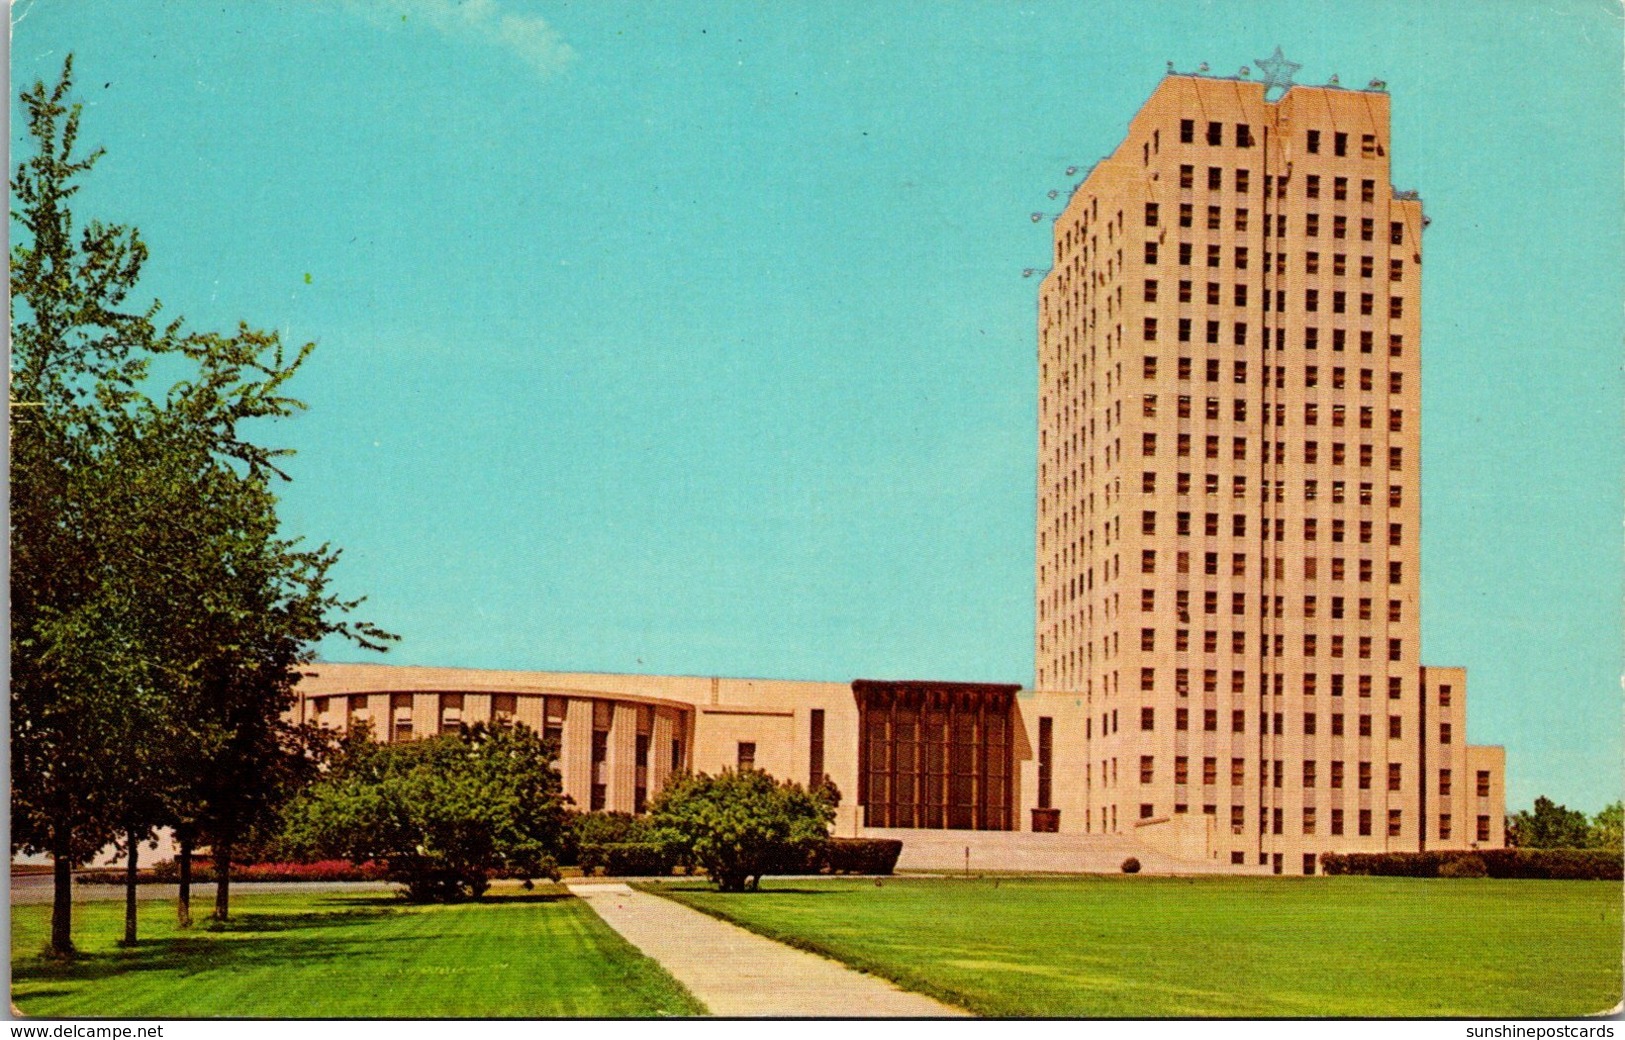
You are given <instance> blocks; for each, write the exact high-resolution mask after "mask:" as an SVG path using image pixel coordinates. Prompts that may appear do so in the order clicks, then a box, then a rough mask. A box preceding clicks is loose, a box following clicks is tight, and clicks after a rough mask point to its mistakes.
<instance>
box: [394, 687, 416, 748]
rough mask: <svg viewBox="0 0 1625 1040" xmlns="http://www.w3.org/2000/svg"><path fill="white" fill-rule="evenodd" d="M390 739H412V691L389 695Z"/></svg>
mask: <svg viewBox="0 0 1625 1040" xmlns="http://www.w3.org/2000/svg"><path fill="white" fill-rule="evenodd" d="M389 739H390V740H411V739H412V695H411V694H410V693H392V694H390V695H389Z"/></svg>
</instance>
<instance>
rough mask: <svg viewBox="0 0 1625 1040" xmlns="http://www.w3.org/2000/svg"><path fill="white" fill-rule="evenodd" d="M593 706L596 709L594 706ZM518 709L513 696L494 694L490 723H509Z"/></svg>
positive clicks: (516, 700) (515, 698)
mask: <svg viewBox="0 0 1625 1040" xmlns="http://www.w3.org/2000/svg"><path fill="white" fill-rule="evenodd" d="M594 706H595V707H596V704H595V705H594ZM518 708H519V698H518V697H517V696H516V695H515V694H511V693H498V694H494V695H493V696H492V697H491V721H492V722H494V723H497V724H498V725H504V724H507V723H511V722H512V721H513V717H514V713H515V712H516V711H517V710H518ZM606 728H607V726H606Z"/></svg>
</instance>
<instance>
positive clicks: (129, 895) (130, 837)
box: [124, 827, 141, 946]
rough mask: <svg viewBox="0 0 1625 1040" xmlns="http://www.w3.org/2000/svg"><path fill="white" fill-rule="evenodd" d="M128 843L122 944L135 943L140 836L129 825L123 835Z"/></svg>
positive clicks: (129, 944) (132, 944)
mask: <svg viewBox="0 0 1625 1040" xmlns="http://www.w3.org/2000/svg"><path fill="white" fill-rule="evenodd" d="M125 840H126V841H127V842H128V843H129V846H130V848H129V859H128V860H127V861H126V863H125V867H124V945H125V946H134V945H135V885H136V870H137V863H136V857H137V854H138V853H139V852H140V851H141V840H140V836H139V835H138V834H137V833H136V829H135V828H134V827H131V828H130V829H129V831H128V833H127V834H126V835H125Z"/></svg>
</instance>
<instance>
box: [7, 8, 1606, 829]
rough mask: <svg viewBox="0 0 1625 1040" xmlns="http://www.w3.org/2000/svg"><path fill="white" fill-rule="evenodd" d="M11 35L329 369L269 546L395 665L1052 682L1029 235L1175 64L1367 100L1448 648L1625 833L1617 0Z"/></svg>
mask: <svg viewBox="0 0 1625 1040" xmlns="http://www.w3.org/2000/svg"><path fill="white" fill-rule="evenodd" d="M12 18H13V23H14V29H13V32H14V39H13V52H12V62H13V66H12V84H13V91H12V93H13V94H14V95H15V93H16V88H17V87H19V86H20V85H25V84H26V83H31V82H32V81H33V80H34V79H35V78H38V77H44V78H47V79H50V78H52V77H54V76H55V75H56V73H57V71H58V70H59V69H60V65H61V59H62V56H63V55H64V54H65V53H67V52H69V51H73V52H74V53H75V54H76V56H77V58H76V60H77V67H78V70H79V83H78V96H79V98H80V99H81V100H83V101H84V103H85V105H86V118H85V139H86V141H87V142H89V143H92V144H101V145H105V146H106V148H107V149H108V155H107V158H106V159H105V160H104V161H103V163H102V164H101V166H100V167H99V168H98V169H97V171H96V173H95V174H94V176H93V178H92V180H91V181H90V182H88V184H87V187H86V189H85V191H84V193H83V195H82V196H81V199H80V209H81V211H83V212H84V213H87V214H91V213H93V214H94V215H97V216H100V217H103V218H106V219H110V220H116V221H122V222H127V223H133V224H135V225H137V226H138V227H139V228H140V229H141V231H142V233H143V235H144V236H145V238H146V240H147V242H148V243H149V245H150V246H151V249H152V261H151V263H150V265H149V267H148V272H147V278H146V280H145V283H144V288H145V290H146V291H147V292H148V293H149V294H151V295H155V296H158V297H161V298H162V299H163V300H164V301H165V304H166V306H167V307H168V309H169V310H170V311H171V312H177V313H183V314H184V315H185V316H186V317H187V318H188V319H189V320H190V321H191V322H192V323H193V324H194V325H195V326H198V327H229V326H231V325H233V324H235V322H236V321H237V320H238V319H244V320H247V321H249V322H250V323H252V324H256V325H260V326H263V327H270V328H276V329H279V330H282V331H283V332H284V333H285V334H286V336H287V337H288V338H289V339H290V340H293V341H297V342H303V341H305V340H315V341H317V342H318V344H319V347H318V349H317V351H316V354H315V355H314V357H313V359H312V360H311V361H310V363H309V365H308V366H307V369H306V371H305V372H303V374H302V375H301V377H300V379H299V380H298V382H297V384H296V387H297V390H298V391H299V392H300V395H301V396H303V397H304V398H305V399H306V400H307V401H308V402H309V404H310V411H309V412H308V413H307V414H305V415H303V416H301V417H300V418H298V419H296V420H294V421H291V422H288V423H285V424H281V425H279V426H276V427H273V428H268V429H266V430H265V431H264V437H263V439H265V440H267V441H274V442H276V443H282V444H288V445H292V446H294V447H296V448H298V450H299V452H300V454H299V456H298V458H297V459H296V460H294V463H293V465H292V470H291V472H292V474H293V476H294V483H293V484H292V485H290V486H289V487H288V488H287V489H286V495H285V499H284V515H285V519H286V522H287V525H288V527H289V529H290V530H292V531H294V532H299V533H303V534H305V535H307V536H310V537H311V538H313V539H316V540H331V541H332V542H334V543H335V544H337V545H340V546H343V547H344V550H345V555H344V559H343V562H342V563H341V565H340V569H339V571H338V573H337V580H338V584H339V586H340V589H341V591H343V592H344V593H347V594H366V595H368V596H369V597H370V600H369V602H368V604H367V605H366V607H365V608H364V610H365V613H366V615H367V616H368V617H369V618H370V619H372V620H374V621H377V622H378V623H380V624H382V625H384V626H385V627H387V628H390V629H392V630H393V631H396V632H398V633H400V634H401V635H402V637H403V638H402V641H401V643H400V645H399V648H398V649H397V650H395V651H394V652H393V653H391V654H390V655H389V658H388V659H390V660H394V661H397V662H399V663H408V664H441V665H465V666H478V667H502V668H535V669H568V670H587V671H633V672H652V673H678V674H706V675H712V674H720V675H748V676H770V677H780V678H805V679H824V680H838V681H844V680H849V679H852V678H855V677H870V678H898V677H933V678H944V679H964V680H988V681H1015V682H1023V681H1031V678H1032V668H1033V602H1032V588H1033V562H1032V561H1033V526H1034V525H1033V509H1034V503H1033V495H1034V470H1035V461H1034V454H1035V448H1034V442H1035V432H1034V431H1035V421H1036V420H1035V407H1036V405H1035V392H1036V391H1035V385H1036V373H1035V367H1036V362H1035V355H1036V341H1035V332H1034V314H1035V292H1036V289H1037V280H1036V278H1033V279H1024V278H1023V277H1022V269H1023V268H1024V267H1029V266H1038V267H1043V266H1045V265H1046V264H1047V257H1048V234H1049V223H1048V221H1041V222H1039V223H1037V224H1034V223H1033V222H1031V221H1030V220H1029V219H1028V214H1029V213H1032V212H1034V211H1043V210H1046V209H1047V210H1049V211H1051V212H1053V211H1054V209H1055V208H1057V207H1056V204H1054V203H1051V202H1050V201H1049V200H1048V199H1047V198H1046V197H1045V193H1046V191H1048V190H1049V189H1055V188H1070V186H1071V184H1070V182H1069V181H1067V180H1066V179H1065V177H1064V174H1063V171H1064V169H1065V168H1066V167H1067V166H1068V165H1070V164H1073V163H1080V164H1087V163H1089V162H1092V161H1094V160H1095V159H1097V158H1098V157H1100V156H1101V155H1104V154H1106V153H1107V152H1109V151H1111V150H1112V149H1113V148H1114V147H1115V146H1116V144H1117V143H1118V141H1119V140H1120V139H1121V136H1122V133H1123V130H1124V128H1125V126H1126V124H1127V122H1128V119H1129V117H1130V116H1131V115H1132V114H1133V113H1134V112H1135V111H1136V110H1137V109H1138V107H1139V106H1140V104H1141V103H1142V102H1143V100H1144V99H1145V98H1146V96H1147V95H1148V94H1149V93H1150V92H1151V90H1152V89H1153V88H1154V87H1155V86H1156V83H1157V81H1158V78H1159V77H1160V76H1161V75H1162V72H1163V69H1164V63H1165V61H1167V60H1173V61H1174V62H1176V64H1177V65H1178V67H1179V68H1180V69H1181V70H1194V69H1195V67H1196V66H1197V65H1198V63H1200V62H1203V61H1207V62H1209V63H1211V65H1212V67H1213V70H1214V71H1215V72H1217V73H1224V74H1230V73H1234V72H1235V70H1236V69H1237V68H1238V67H1239V66H1241V65H1243V64H1251V63H1252V62H1253V61H1254V60H1255V59H1256V58H1259V57H1264V56H1267V55H1268V54H1269V53H1270V52H1271V51H1272V50H1273V49H1274V48H1275V46H1277V45H1280V46H1282V47H1283V48H1284V49H1285V51H1286V54H1287V56H1288V57H1291V58H1293V59H1295V60H1297V61H1300V62H1302V63H1303V65H1304V68H1303V71H1302V72H1301V73H1300V74H1299V77H1298V79H1299V81H1300V82H1305V83H1311V84H1318V83H1324V82H1326V80H1327V79H1328V78H1329V77H1330V76H1331V75H1332V74H1333V73H1338V74H1340V75H1341V77H1342V79H1343V81H1344V82H1345V83H1349V84H1356V85H1360V84H1364V83H1365V82H1366V81H1367V80H1368V79H1371V78H1373V77H1377V78H1382V79H1385V80H1387V81H1388V83H1389V87H1390V90H1391V92H1392V94H1393V114H1394V127H1393V163H1394V178H1395V183H1396V185H1397V186H1398V187H1400V188H1415V189H1419V190H1420V191H1421V193H1422V196H1423V198H1424V200H1425V203H1426V206H1427V212H1428V213H1429V215H1430V216H1431V217H1432V218H1433V224H1432V227H1431V228H1430V230H1429V231H1428V238H1427V263H1426V266H1425V268H1424V278H1425V282H1424V296H1423V300H1424V310H1423V315H1424V316H1423V329H1424V335H1423V351H1424V359H1425V360H1424V368H1425V377H1424V382H1423V397H1424V422H1425V435H1424V441H1423V444H1424V451H1423V467H1424V468H1423V473H1424V476H1423V487H1424V505H1423V511H1424V542H1423V557H1424V568H1423V585H1422V588H1423V597H1424V600H1423V604H1424V610H1423V616H1424V624H1423V636H1424V658H1425V660H1427V661H1428V662H1429V663H1434V664H1458V665H1465V666H1467V668H1468V669H1469V686H1470V701H1469V720H1470V721H1469V733H1468V735H1469V738H1470V739H1471V740H1472V741H1474V742H1477V743H1494V744H1505V745H1507V749H1508V772H1509V785H1508V795H1509V801H1510V802H1511V804H1512V805H1513V806H1514V807H1516V806H1521V805H1526V804H1527V803H1528V802H1529V801H1531V800H1532V799H1533V798H1534V796H1535V795H1536V794H1540V793H1546V794H1550V795H1552V796H1553V797H1555V798H1557V799H1558V800H1559V801H1565V802H1567V803H1568V804H1570V805H1571V806H1572V807H1578V808H1585V809H1588V810H1589V809H1595V808H1598V807H1600V806H1601V805H1602V804H1603V803H1604V802H1606V801H1610V800H1612V799H1614V798H1616V797H1618V796H1619V793H1620V786H1621V759H1622V748H1621V729H1622V717H1621V694H1620V674H1621V592H1622V585H1625V583H1622V566H1621V548H1620V546H1621V531H1620V520H1621V512H1620V504H1621V500H1622V487H1621V475H1622V465H1621V462H1622V460H1621V454H1622V442H1625V437H1622V433H1625V431H1622V429H1621V399H1622V398H1621V391H1622V379H1621V340H1622V331H1625V329H1622V320H1621V300H1622V298H1625V293H1622V285H1621V282H1622V268H1625V251H1622V238H1625V233H1622V222H1625V202H1622V198H1621V169H1622V164H1625V151H1622V126H1621V110H1622V107H1621V100H1622V83H1621V65H1622V53H1621V22H1620V7H1619V5H1618V3H1615V2H1612V0H1543V2H1541V3H1539V4H1530V3H1527V2H1525V0H1499V2H1497V0H1485V2H1478V3H1454V2H1443V0H1440V2H1429V3H1415V2H1412V0H1399V2H1393V3H1381V2H1371V0H1367V2H1352V0H1338V2H1334V3H1314V2H1307V0H1291V2H1283V3H1274V4H1271V3H1255V2H1247V3H1240V2H1238V3H1214V2H1196V0H1189V2H1181V3H1143V2H1142V3H1128V2H1123V3H1114V4H1105V3H1078V2H1070V0H1069V2H1053V3H1036V4H1035V3H1028V4H1016V3H993V2H981V3H978V2H963V3H954V4H946V3H926V2H924V0H917V2H901V0H897V2H886V3H872V2H862V3H846V2H841V3H827V2H824V3H816V4H814V3H798V4H769V3H761V2H755V0H753V2H748V3H739V4H726V3H704V4H701V3H656V4H646V3H642V2H637V3H632V2H609V0H593V2H588V3H574V4H567V3H532V2H526V0H464V2H461V3H459V2H455V0H297V2H294V0H286V2H278V0H259V2H255V3H252V4H240V3H209V4H205V3H202V2H194V0H174V2H165V3H152V2H146V3H130V2H128V0H107V2H102V0H21V2H20V3H17V4H16V5H15V6H14V7H13V10H12ZM15 111H16V108H15V101H14V102H13V113H14V114H15ZM19 135H20V131H19V129H18V128H17V127H16V126H15V124H14V126H13V129H12V131H11V141H12V144H13V147H14V148H15V147H16V146H17V144H18V142H19V139H20V136H19ZM323 650H324V652H325V653H326V654H327V655H328V656H329V657H330V658H332V659H338V660H354V659H358V657H359V656H360V655H359V654H358V653H357V652H356V651H354V650H351V649H349V648H347V647H346V646H343V645H330V646H325V647H323Z"/></svg>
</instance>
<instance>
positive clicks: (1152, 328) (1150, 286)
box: [1145, 282, 1157, 340]
mask: <svg viewBox="0 0 1625 1040" xmlns="http://www.w3.org/2000/svg"><path fill="white" fill-rule="evenodd" d="M1145 292H1146V298H1147V302H1155V300H1156V298H1157V283H1156V282H1146V283H1145ZM1145 338H1146V339H1148V340H1155V339H1156V338H1157V319H1155V318H1147V319H1145Z"/></svg>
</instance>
